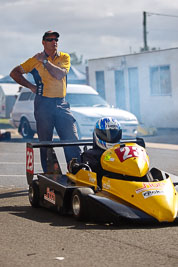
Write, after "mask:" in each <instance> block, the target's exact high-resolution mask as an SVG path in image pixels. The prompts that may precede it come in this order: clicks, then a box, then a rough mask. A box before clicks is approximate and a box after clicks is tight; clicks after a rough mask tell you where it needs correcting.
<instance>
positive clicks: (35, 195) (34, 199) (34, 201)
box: [28, 181, 39, 208]
mask: <svg viewBox="0 0 178 267" xmlns="http://www.w3.org/2000/svg"><path fill="white" fill-rule="evenodd" d="M28 197H29V202H30V204H31V205H32V207H34V208H37V207H39V185H38V182H37V181H32V184H31V185H30V186H29V191H28Z"/></svg>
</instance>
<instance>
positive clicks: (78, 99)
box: [65, 93, 109, 107]
mask: <svg viewBox="0 0 178 267" xmlns="http://www.w3.org/2000/svg"><path fill="white" fill-rule="evenodd" d="M65 98H66V101H67V102H69V104H70V106H71V107H109V104H108V103H107V102H106V101H105V100H104V99H103V98H102V97H100V96H99V95H95V94H70V93H67V95H66V97H65Z"/></svg>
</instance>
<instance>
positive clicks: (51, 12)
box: [0, 0, 178, 75]
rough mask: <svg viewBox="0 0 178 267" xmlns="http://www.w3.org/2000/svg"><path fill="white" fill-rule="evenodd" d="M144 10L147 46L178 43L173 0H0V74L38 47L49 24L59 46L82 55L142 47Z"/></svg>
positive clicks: (177, 6)
mask: <svg viewBox="0 0 178 267" xmlns="http://www.w3.org/2000/svg"><path fill="white" fill-rule="evenodd" d="M143 11H145V12H146V14H147V16H146V18H147V43H148V46H149V47H150V48H153V47H156V48H159V49H167V48H172V47H178V2H177V1H170V0H109V1H105V0H0V21H1V22H0V36H1V41H0V75H8V74H9V72H10V71H11V70H12V68H14V67H15V66H17V65H19V64H20V63H22V62H24V61H25V60H26V59H28V58H29V57H32V56H33V55H35V54H36V53H38V52H41V51H42V50H43V46H42V43H41V40H42V36H43V34H44V32H45V31H48V30H54V31H58V32H59V33H60V39H59V51H63V52H67V53H73V52H75V53H76V54H77V56H78V57H80V56H83V60H84V61H86V60H88V59H93V58H100V57H110V56H118V55H125V54H130V53H137V52H139V51H140V48H142V47H143ZM160 14H161V15H160ZM166 15H171V17H170V16H166ZM173 16H175V17H173ZM176 16H177V17H176Z"/></svg>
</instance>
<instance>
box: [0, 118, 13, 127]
mask: <svg viewBox="0 0 178 267" xmlns="http://www.w3.org/2000/svg"><path fill="white" fill-rule="evenodd" d="M9 128H13V127H12V125H11V124H10V122H9V119H0V129H9Z"/></svg>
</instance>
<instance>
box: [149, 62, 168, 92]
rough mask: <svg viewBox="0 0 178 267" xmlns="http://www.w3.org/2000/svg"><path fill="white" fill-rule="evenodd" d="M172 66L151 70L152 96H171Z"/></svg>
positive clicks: (152, 68)
mask: <svg viewBox="0 0 178 267" xmlns="http://www.w3.org/2000/svg"><path fill="white" fill-rule="evenodd" d="M170 77H171V75H170V66H169V65H165V66H155V67H151V68H150V88H151V95H171V78H170Z"/></svg>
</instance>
